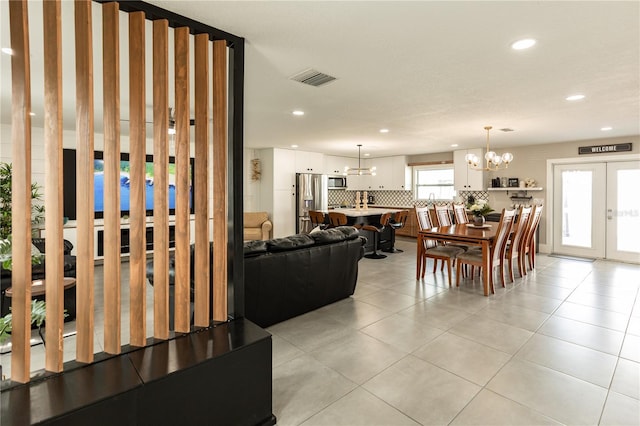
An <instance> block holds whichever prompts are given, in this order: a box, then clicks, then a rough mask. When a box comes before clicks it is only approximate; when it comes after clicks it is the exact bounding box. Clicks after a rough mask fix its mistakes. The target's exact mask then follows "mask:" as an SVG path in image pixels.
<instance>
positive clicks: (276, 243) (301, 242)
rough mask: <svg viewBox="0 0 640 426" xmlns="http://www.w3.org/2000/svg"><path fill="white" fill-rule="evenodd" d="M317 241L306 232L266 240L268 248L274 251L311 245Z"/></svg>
mask: <svg viewBox="0 0 640 426" xmlns="http://www.w3.org/2000/svg"><path fill="white" fill-rule="evenodd" d="M315 243H316V242H315V240H314V239H313V238H311V237H310V236H309V235H306V234H297V235H290V236H288V237H283V238H274V239H272V240H267V241H266V244H267V250H269V251H270V252H274V253H275V252H279V251H288V250H296V249H300V248H305V247H311V246H312V245H314V244H315Z"/></svg>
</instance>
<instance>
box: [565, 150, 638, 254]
mask: <svg viewBox="0 0 640 426" xmlns="http://www.w3.org/2000/svg"><path fill="white" fill-rule="evenodd" d="M638 182H640V163H639V162H638V161H624V162H609V163H581V164H557V165H555V166H554V191H553V192H554V212H553V214H554V218H553V223H554V230H553V251H554V252H555V253H559V254H565V255H572V256H580V257H590V258H607V259H611V260H620V261H627V262H640V238H638V237H637V236H638V235H640V197H638V196H635V195H634V194H636V193H637V192H638V191H637V185H638ZM634 186H635V188H634Z"/></svg>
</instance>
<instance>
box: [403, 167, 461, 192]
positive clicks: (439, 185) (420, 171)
mask: <svg viewBox="0 0 640 426" xmlns="http://www.w3.org/2000/svg"><path fill="white" fill-rule="evenodd" d="M413 171H414V177H415V179H414V182H415V187H414V198H415V199H416V200H428V199H430V198H431V199H434V198H435V199H436V200H453V197H454V196H455V190H454V189H453V165H446V166H441V165H436V166H418V167H414V168H413ZM432 194H433V195H432Z"/></svg>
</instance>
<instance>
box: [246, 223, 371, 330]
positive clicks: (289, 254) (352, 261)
mask: <svg viewBox="0 0 640 426" xmlns="http://www.w3.org/2000/svg"><path fill="white" fill-rule="evenodd" d="M366 241H367V240H366V238H364V237H362V236H360V235H359V233H358V230H357V229H355V228H353V227H351V226H339V227H336V228H330V229H326V230H322V231H318V232H314V233H313V234H309V235H307V234H298V235H292V236H289V237H285V238H276V239H272V240H267V241H250V242H246V243H245V244H244V286H245V317H246V318H248V319H249V320H251V321H253V322H254V323H256V324H258V325H259V326H261V327H268V326H270V325H273V324H276V323H278V322H281V321H284V320H287V319H289V318H293V317H295V316H298V315H302V314H304V313H307V312H310V311H312V310H314V309H317V308H320V307H322V306H325V305H328V304H330V303H333V302H336V301H338V300H341V299H344V298H347V297H349V296H351V295H352V294H353V292H354V291H355V288H356V281H357V279H358V261H359V260H360V259H362V256H363V255H364V245H365V244H366Z"/></svg>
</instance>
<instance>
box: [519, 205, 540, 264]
mask: <svg viewBox="0 0 640 426" xmlns="http://www.w3.org/2000/svg"><path fill="white" fill-rule="evenodd" d="M542 207H543V206H542V204H540V205H535V206H533V210H532V212H531V217H530V218H529V226H528V227H527V232H526V234H525V235H524V236H523V239H522V241H521V242H520V250H519V252H520V257H519V258H518V262H519V263H520V264H521V265H522V271H523V272H524V274H525V275H526V274H527V268H526V265H525V260H528V261H529V269H531V270H533V268H535V267H536V248H535V240H536V239H535V235H536V230H537V229H538V226H539V225H540V218H541V217H542ZM525 258H526V259H525Z"/></svg>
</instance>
